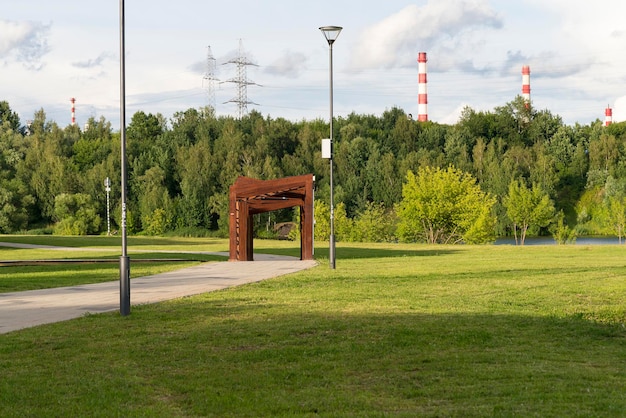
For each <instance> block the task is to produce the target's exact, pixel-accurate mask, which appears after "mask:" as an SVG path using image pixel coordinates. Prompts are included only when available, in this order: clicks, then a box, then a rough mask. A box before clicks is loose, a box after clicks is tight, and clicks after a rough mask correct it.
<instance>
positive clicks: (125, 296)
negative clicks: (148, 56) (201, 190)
mask: <svg viewBox="0 0 626 418" xmlns="http://www.w3.org/2000/svg"><path fill="white" fill-rule="evenodd" d="M124 29H125V28H124V0H120V146H121V151H120V153H121V154H122V158H121V164H122V172H121V183H122V187H121V189H122V193H121V194H122V195H121V200H122V225H121V227H122V255H121V256H120V314H121V315H122V316H127V315H129V314H130V258H129V257H128V251H127V248H128V243H127V239H126V194H127V193H126V177H127V172H126V170H127V169H126V56H125V55H126V51H125V49H126V48H125V45H124V44H125V42H124Z"/></svg>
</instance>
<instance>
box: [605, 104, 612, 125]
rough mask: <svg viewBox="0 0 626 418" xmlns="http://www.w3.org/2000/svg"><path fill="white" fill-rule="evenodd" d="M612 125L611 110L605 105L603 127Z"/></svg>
mask: <svg viewBox="0 0 626 418" xmlns="http://www.w3.org/2000/svg"><path fill="white" fill-rule="evenodd" d="M612 123H613V109H611V107H610V106H609V105H606V109H605V110H604V126H609V125H610V124H612Z"/></svg>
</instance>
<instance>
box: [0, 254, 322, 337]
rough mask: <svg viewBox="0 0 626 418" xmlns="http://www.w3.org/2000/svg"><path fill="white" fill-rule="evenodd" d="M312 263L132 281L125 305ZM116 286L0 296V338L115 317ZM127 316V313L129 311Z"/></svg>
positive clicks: (239, 266)
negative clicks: (100, 315)
mask: <svg viewBox="0 0 626 418" xmlns="http://www.w3.org/2000/svg"><path fill="white" fill-rule="evenodd" d="M316 264H317V263H316V262H315V261H301V260H298V259H295V258H291V257H280V256H271V255H262V254H257V255H255V261H238V262H218V263H203V264H200V265H197V266H194V267H188V268H185V269H181V270H177V271H172V272H168V273H163V274H157V275H154V276H146V277H138V278H133V276H132V259H131V281H130V302H131V305H138V304H146V303H155V302H160V301H164V300H168V299H175V298H180V297H184V296H190V295H195V294H199V293H205V292H210V291H213V290H218V289H224V288H227V287H231V286H237V285H241V284H245V283H252V282H258V281H261V280H265V279H269V278H272V277H277V276H280V275H283V274H289V273H294V272H297V271H300V270H304V269H308V268H311V267H313V266H315V265H316ZM119 308H120V284H119V280H117V281H114V282H106V283H98V284H91V285H80V286H71V287H61V288H54V289H42V290H31V291H27V292H15V293H0V334H3V333H7V332H11V331H15V330H19V329H23V328H28V327H33V326H37V325H42V324H49V323H52V322H59V321H65V320H68V319H73V318H78V317H80V316H83V315H85V314H87V313H91V314H94V313H100V312H110V311H116V310H118V311H119ZM131 315H132V311H131Z"/></svg>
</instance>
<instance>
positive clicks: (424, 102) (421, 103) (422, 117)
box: [417, 52, 428, 122]
mask: <svg viewBox="0 0 626 418" xmlns="http://www.w3.org/2000/svg"><path fill="white" fill-rule="evenodd" d="M426 61H427V60H426V53H425V52H420V53H418V55H417V62H418V64H417V65H418V73H419V80H418V90H417V120H419V121H420V122H426V121H427V120H428V90H427V88H426Z"/></svg>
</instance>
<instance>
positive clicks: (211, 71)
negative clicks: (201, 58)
mask: <svg viewBox="0 0 626 418" xmlns="http://www.w3.org/2000/svg"><path fill="white" fill-rule="evenodd" d="M207 50H208V51H207V60H206V62H207V64H206V73H205V74H204V77H202V85H203V87H205V88H206V89H207V96H208V101H209V103H208V105H209V107H210V108H211V109H213V111H215V110H216V109H215V82H216V81H219V80H218V79H217V78H216V77H215V69H216V60H215V58H214V57H213V53H212V52H211V46H208V47H207Z"/></svg>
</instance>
